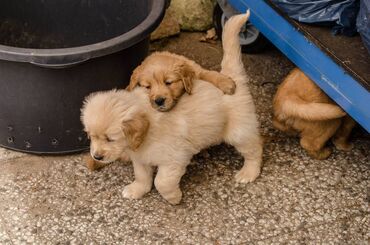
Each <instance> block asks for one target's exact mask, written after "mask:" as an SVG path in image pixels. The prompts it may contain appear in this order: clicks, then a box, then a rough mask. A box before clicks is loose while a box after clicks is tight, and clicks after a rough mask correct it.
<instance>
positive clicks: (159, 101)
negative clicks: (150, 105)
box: [154, 97, 166, 106]
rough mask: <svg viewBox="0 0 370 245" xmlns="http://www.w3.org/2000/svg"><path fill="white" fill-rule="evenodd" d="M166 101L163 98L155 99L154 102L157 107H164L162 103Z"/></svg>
mask: <svg viewBox="0 0 370 245" xmlns="http://www.w3.org/2000/svg"><path fill="white" fill-rule="evenodd" d="M165 101H166V98H164V97H157V98H156V99H155V100H154V102H155V104H156V105H157V106H164V103H165Z"/></svg>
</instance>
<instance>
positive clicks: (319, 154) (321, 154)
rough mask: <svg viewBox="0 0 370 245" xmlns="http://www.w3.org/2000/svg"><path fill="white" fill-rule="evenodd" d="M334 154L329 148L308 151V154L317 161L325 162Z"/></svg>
mask: <svg viewBox="0 0 370 245" xmlns="http://www.w3.org/2000/svg"><path fill="white" fill-rule="evenodd" d="M331 153H332V150H331V149H330V148H329V147H324V148H323V149H321V150H319V151H308V154H309V155H311V156H312V157H313V158H315V159H317V160H325V159H327V158H328V157H329V156H330V155H331Z"/></svg>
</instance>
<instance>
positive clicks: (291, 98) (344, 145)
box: [273, 68, 355, 159]
mask: <svg viewBox="0 0 370 245" xmlns="http://www.w3.org/2000/svg"><path fill="white" fill-rule="evenodd" d="M273 109H274V117H273V125H274V127H275V128H277V129H279V130H281V131H284V132H287V133H288V134H291V135H300V137H301V139H300V144H301V146H302V147H303V148H304V149H305V150H306V151H307V153H308V154H309V155H311V156H312V157H314V158H316V159H326V158H328V157H329V155H330V154H331V149H330V148H328V147H325V144H326V142H327V141H328V140H329V139H330V138H332V141H333V143H334V145H335V146H336V148H337V149H339V150H344V151H349V150H351V149H352V144H350V143H348V141H347V140H348V137H349V135H350V133H351V131H352V128H353V127H354V126H355V122H354V121H353V119H352V118H351V117H350V116H348V115H347V114H346V113H345V112H344V111H343V110H342V109H341V108H340V107H339V106H337V105H336V104H335V103H334V102H333V101H332V100H331V99H330V98H329V97H328V96H327V95H326V94H325V93H324V92H323V91H322V90H321V89H320V88H319V87H318V86H317V85H316V84H315V83H314V82H313V81H312V80H310V79H309V78H308V77H307V76H306V75H305V74H304V73H303V72H302V71H301V70H299V69H298V68H295V69H294V70H292V71H291V72H290V74H289V75H288V76H287V77H286V78H285V80H284V81H283V82H282V84H281V85H280V86H279V88H278V90H277V92H276V94H275V97H274V101H273Z"/></svg>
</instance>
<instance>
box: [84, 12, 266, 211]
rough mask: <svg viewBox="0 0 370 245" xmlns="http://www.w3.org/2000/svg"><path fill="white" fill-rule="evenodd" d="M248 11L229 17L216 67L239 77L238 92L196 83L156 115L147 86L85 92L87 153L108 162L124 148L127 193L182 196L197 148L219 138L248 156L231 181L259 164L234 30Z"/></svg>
mask: <svg viewBox="0 0 370 245" xmlns="http://www.w3.org/2000/svg"><path fill="white" fill-rule="evenodd" d="M248 17H249V12H248V14H244V15H238V16H235V17H232V18H230V19H229V21H228V22H227V24H226V26H225V29H224V36H223V46H224V58H223V61H222V70H221V72H222V73H223V74H225V75H227V76H230V77H231V78H232V79H233V80H234V81H235V82H236V91H235V94H234V95H232V96H230V95H224V94H223V93H222V92H221V91H220V90H219V89H217V88H216V87H215V86H213V85H211V84H210V83H208V82H204V81H201V80H195V81H194V87H193V90H192V92H193V93H192V95H188V94H184V95H183V96H182V98H181V100H179V102H178V104H177V105H176V107H175V108H173V109H172V110H171V111H169V112H167V113H161V112H158V111H157V110H155V109H154V108H152V106H151V103H150V102H149V100H148V96H147V92H146V89H145V88H142V87H138V88H135V89H134V90H132V91H131V92H128V91H125V90H120V91H117V90H113V91H108V92H99V93H96V94H92V95H90V96H89V97H88V98H87V99H86V101H85V104H84V106H83V109H82V115H81V119H82V122H83V124H84V126H85V130H86V132H87V133H88V135H89V136H90V138H91V155H99V156H101V157H102V159H101V161H103V162H111V161H114V160H116V159H118V158H119V157H120V156H121V155H122V154H127V155H128V156H129V157H130V159H131V161H132V163H133V167H134V173H135V180H134V182H132V183H131V184H129V185H127V186H126V187H125V188H124V191H123V196H124V197H125V198H130V199H137V198H141V197H142V196H143V195H144V194H146V193H147V192H149V191H150V190H151V188H152V185H153V167H158V172H157V175H156V177H155V179H154V185H155V187H156V188H157V190H158V192H159V193H160V194H161V195H162V196H163V197H164V198H165V199H166V200H167V201H168V202H170V203H171V204H177V203H179V202H180V200H181V198H182V192H181V190H180V187H179V183H180V179H181V177H182V176H183V175H184V173H185V171H186V167H187V165H188V164H189V163H190V160H191V158H192V157H193V155H194V154H197V153H198V152H200V151H201V150H202V149H204V148H207V147H209V146H211V145H215V144H219V143H221V142H222V141H225V142H226V143H229V144H231V145H233V146H235V147H236V149H237V150H238V151H239V152H240V153H241V154H242V155H243V157H244V159H245V162H244V166H243V167H242V169H241V170H240V171H239V172H238V173H237V174H236V176H235V177H236V181H238V182H241V183H247V182H251V181H254V180H255V179H256V178H257V177H258V175H259V174H260V170H261V161H262V140H261V138H260V135H259V129H258V128H259V124H258V121H257V117H256V114H255V107H254V103H253V100H252V97H251V95H250V93H249V90H248V87H247V85H246V83H247V82H248V77H247V75H246V73H245V70H244V66H243V63H242V61H241V53H240V45H239V37H238V33H239V31H240V28H241V26H243V24H244V23H245V22H246V21H247V19H248Z"/></svg>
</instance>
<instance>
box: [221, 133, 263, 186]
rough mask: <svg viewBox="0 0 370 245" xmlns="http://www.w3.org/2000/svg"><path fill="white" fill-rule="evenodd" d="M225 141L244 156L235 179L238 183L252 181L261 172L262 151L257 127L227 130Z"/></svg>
mask: <svg viewBox="0 0 370 245" xmlns="http://www.w3.org/2000/svg"><path fill="white" fill-rule="evenodd" d="M225 141H226V142H227V143H229V144H231V145H233V146H234V147H235V148H236V149H237V150H238V151H239V152H240V153H241V154H242V156H243V157H244V165H243V167H242V168H241V169H240V170H239V172H238V173H237V174H236V175H235V180H236V181H237V182H240V183H248V182H252V181H254V180H255V179H256V178H257V177H258V176H259V174H260V173H261V165H262V152H263V143H262V139H261V137H260V135H259V133H258V129H256V128H250V129H248V130H246V131H243V132H238V131H237V130H236V131H232V132H229V134H228V137H227V138H226V139H225Z"/></svg>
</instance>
